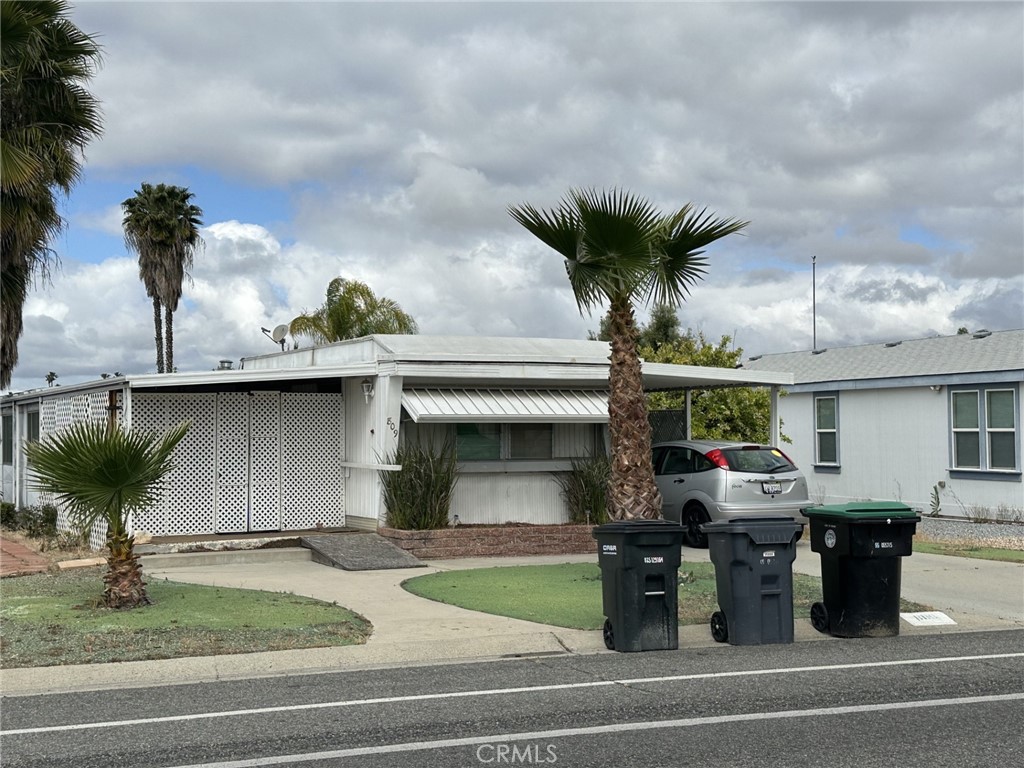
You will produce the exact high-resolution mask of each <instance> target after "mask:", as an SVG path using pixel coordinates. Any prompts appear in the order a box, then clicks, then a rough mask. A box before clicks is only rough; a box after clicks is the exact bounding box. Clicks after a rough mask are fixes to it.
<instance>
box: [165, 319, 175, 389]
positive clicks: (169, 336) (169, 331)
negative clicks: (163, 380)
mask: <svg viewBox="0 0 1024 768" xmlns="http://www.w3.org/2000/svg"><path fill="white" fill-rule="evenodd" d="M164 344H165V346H166V349H167V352H166V354H164V364H165V365H166V366H167V373H174V313H173V312H172V311H171V308H170V307H169V306H165V307H164Z"/></svg>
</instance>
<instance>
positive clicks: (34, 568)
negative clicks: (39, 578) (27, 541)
mask: <svg viewBox="0 0 1024 768" xmlns="http://www.w3.org/2000/svg"><path fill="white" fill-rule="evenodd" d="M49 569H50V563H49V562H48V561H47V560H46V558H44V557H41V556H40V555H39V554H38V553H36V552H33V551H32V550H31V549H29V548H28V547H26V546H25V545H24V544H19V543H18V542H16V541H12V540H11V539H8V538H4V537H3V536H0V578H4V577H6V576H25V575H28V574H30V573H46V572H47V571H48V570H49Z"/></svg>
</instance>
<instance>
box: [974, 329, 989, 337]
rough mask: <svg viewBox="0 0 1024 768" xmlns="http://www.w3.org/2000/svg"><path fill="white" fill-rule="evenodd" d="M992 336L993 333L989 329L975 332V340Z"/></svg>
mask: <svg viewBox="0 0 1024 768" xmlns="http://www.w3.org/2000/svg"><path fill="white" fill-rule="evenodd" d="M991 335H992V331H990V330H989V329H988V328H982V329H981V330H978V331H975V332H974V338H976V339H984V338H985V337H986V336H991Z"/></svg>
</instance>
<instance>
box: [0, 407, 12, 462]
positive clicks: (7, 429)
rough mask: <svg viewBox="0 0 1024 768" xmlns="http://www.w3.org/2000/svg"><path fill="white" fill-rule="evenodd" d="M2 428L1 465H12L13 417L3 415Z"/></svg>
mask: <svg viewBox="0 0 1024 768" xmlns="http://www.w3.org/2000/svg"><path fill="white" fill-rule="evenodd" d="M2 418H3V422H2V426H0V430H2V431H3V453H4V455H3V463H4V464H13V463H14V415H13V414H10V413H5V414H4V415H3V417H2Z"/></svg>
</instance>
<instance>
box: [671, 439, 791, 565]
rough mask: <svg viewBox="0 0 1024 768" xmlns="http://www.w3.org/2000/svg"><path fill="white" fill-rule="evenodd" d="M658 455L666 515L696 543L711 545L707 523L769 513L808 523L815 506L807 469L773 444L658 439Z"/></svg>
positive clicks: (687, 540)
mask: <svg viewBox="0 0 1024 768" xmlns="http://www.w3.org/2000/svg"><path fill="white" fill-rule="evenodd" d="M653 459H654V479H655V481H656V482H657V484H658V490H659V491H661V499H662V515H663V516H664V517H665V519H666V520H674V521H677V522H679V523H681V524H682V525H683V527H684V528H685V529H686V534H685V541H686V543H687V544H688V545H689V546H691V547H706V546H707V545H708V538H707V535H705V534H704V533H702V532H701V530H700V526H701V525H702V524H703V523H707V522H711V521H714V520H730V519H733V518H737V517H758V516H764V515H788V516H790V517H793V518H796V519H798V520H801V521H803V520H804V519H805V518H804V517H803V510H804V509H806V508H807V507H810V506H811V502H810V501H809V500H808V498H807V480H806V479H805V478H804V476H803V473H801V472H800V470H799V469H797V468H796V465H794V464H793V462H792V461H790V460H789V458H788V457H787V456H786V454H784V453H783V452H782V451H780V450H779V449H778V448H773V447H772V446H770V445H754V444H750V443H734V442H728V441H724V440H676V441H673V442H670V443H657V444H656V445H655V446H654V452H653Z"/></svg>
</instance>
